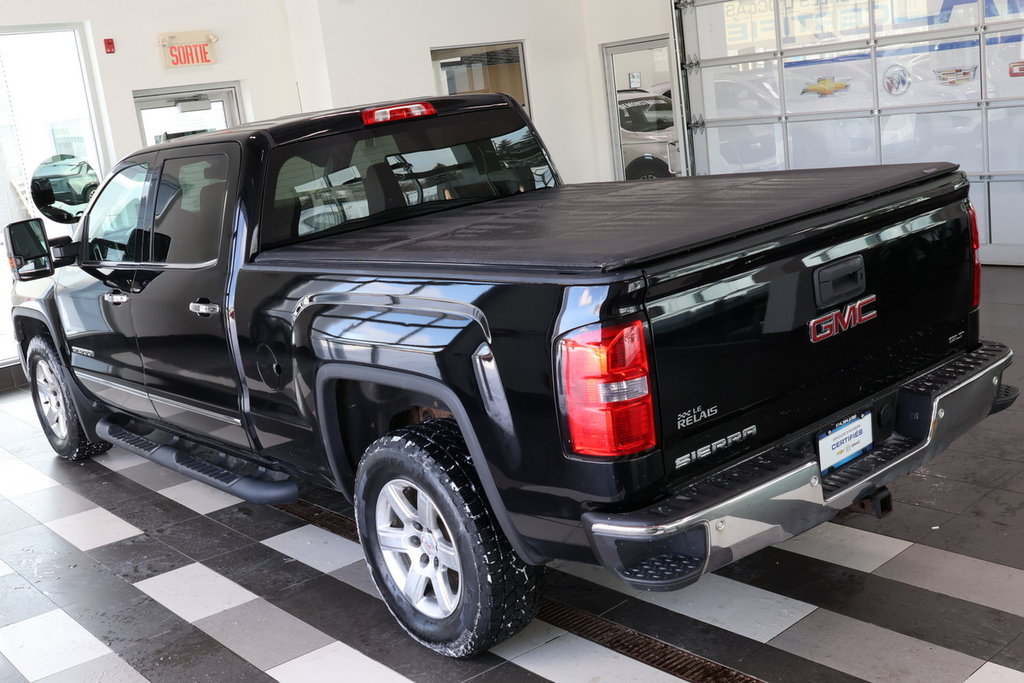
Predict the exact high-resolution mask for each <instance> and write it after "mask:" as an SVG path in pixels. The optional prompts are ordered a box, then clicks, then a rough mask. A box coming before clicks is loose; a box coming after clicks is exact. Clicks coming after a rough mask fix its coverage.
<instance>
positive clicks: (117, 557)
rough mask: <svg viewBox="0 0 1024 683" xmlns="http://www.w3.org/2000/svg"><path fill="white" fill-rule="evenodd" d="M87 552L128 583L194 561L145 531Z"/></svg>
mask: <svg viewBox="0 0 1024 683" xmlns="http://www.w3.org/2000/svg"><path fill="white" fill-rule="evenodd" d="M87 552H88V554H89V555H90V556H91V557H92V558H93V559H94V560H96V561H97V562H99V563H101V564H103V565H104V566H106V567H108V568H109V569H110V570H111V571H112V572H114V573H115V574H117V575H118V576H120V577H121V578H122V579H124V580H125V581H128V582H129V583H135V582H136V581H142V580H143V579H148V578H150V577H152V576H157V575H159V574H163V573H165V572H169V571H172V570H174V569H178V568H179V567H184V566H185V565H187V564H192V560H191V558H188V557H186V556H185V555H182V554H181V553H179V552H178V551H177V550H175V549H174V548H171V547H170V546H168V545H167V544H165V543H163V542H161V541H159V540H157V539H155V538H153V537H151V536H149V535H146V534H142V535H140V536H132V537H131V538H126V539H124V540H123V541H117V542H116V543H110V544H108V545H105V546H101V547H99V548H94V549H92V550H89V551H87Z"/></svg>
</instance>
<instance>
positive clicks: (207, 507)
mask: <svg viewBox="0 0 1024 683" xmlns="http://www.w3.org/2000/svg"><path fill="white" fill-rule="evenodd" d="M160 493H161V494H163V495H165V496H167V497H168V498H170V499H171V500H176V501H178V502H179V503H181V504H182V505H184V506H185V507H187V508H191V509H193V510H195V511H196V512H198V513H199V514H201V515H207V514H209V513H211V512H214V511H216V510H220V509H223V508H226V507H231V506H232V505H237V504H238V503H241V502H242V499H241V498H236V497H235V496H232V495H231V494H229V493H224V492H223V491H218V490H217V489H215V488H211V487H209V486H207V485H206V484H204V483H202V482H199V481H194V480H193V481H186V482H185V483H184V484H177V485H176V486H171V487H169V488H165V489H160Z"/></svg>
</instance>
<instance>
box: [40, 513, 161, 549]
mask: <svg viewBox="0 0 1024 683" xmlns="http://www.w3.org/2000/svg"><path fill="white" fill-rule="evenodd" d="M46 526H48V527H50V528H51V529H53V530H54V531H55V532H57V533H58V534H60V535H61V536H63V537H64V538H65V539H67V540H68V541H70V542H71V543H72V544H73V545H74V546H75V547H77V548H78V549H79V550H90V549H92V548H98V547H100V546H101V545H106V544H108V543H113V542H115V541H120V540H123V539H125V538H130V537H132V536H137V535H139V534H141V533H142V529H138V528H136V527H134V526H132V525H131V524H129V523H128V522H126V521H124V520H123V519H121V518H120V517H118V516H117V515H115V514H114V513H112V512H110V511H108V510H104V509H103V508H93V509H92V510H86V511H85V512H79V513H78V514H74V515H69V516H67V517H61V518H60V519H55V520H52V521H50V522H46Z"/></svg>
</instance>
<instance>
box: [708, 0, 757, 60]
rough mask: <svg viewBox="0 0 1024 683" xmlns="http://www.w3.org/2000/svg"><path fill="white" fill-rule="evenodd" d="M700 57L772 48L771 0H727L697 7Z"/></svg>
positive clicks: (713, 56)
mask: <svg viewBox="0 0 1024 683" xmlns="http://www.w3.org/2000/svg"><path fill="white" fill-rule="evenodd" d="M697 36H698V45H697V49H698V51H699V52H700V57H701V59H713V58H715V57H732V56H735V55H739V54H750V53H755V52H773V51H774V50H775V49H776V45H775V0H730V1H729V2H723V3H718V4H714V5H701V6H698V7H697Z"/></svg>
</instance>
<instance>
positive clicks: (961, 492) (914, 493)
mask: <svg viewBox="0 0 1024 683" xmlns="http://www.w3.org/2000/svg"><path fill="white" fill-rule="evenodd" d="M887 486H888V487H889V490H890V491H891V492H892V498H893V500H894V501H896V502H900V503H909V504H911V505H919V506H921V507H926V508H931V509H933V510H940V511H942V512H952V513H954V514H959V513H961V512H963V511H964V510H966V509H967V508H969V507H970V506H971V505H973V504H974V503H976V502H977V501H979V500H981V497H982V496H984V495H985V494H986V493H988V492H989V489H988V488H987V487H984V486H978V485H977V484H969V483H967V482H963V481H957V480H955V479H945V478H943V477H933V476H928V475H925V474H918V473H917V472H911V473H910V474H908V475H907V476H905V477H899V478H898V479H896V480H894V481H891V482H889V484H888V485H887Z"/></svg>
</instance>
